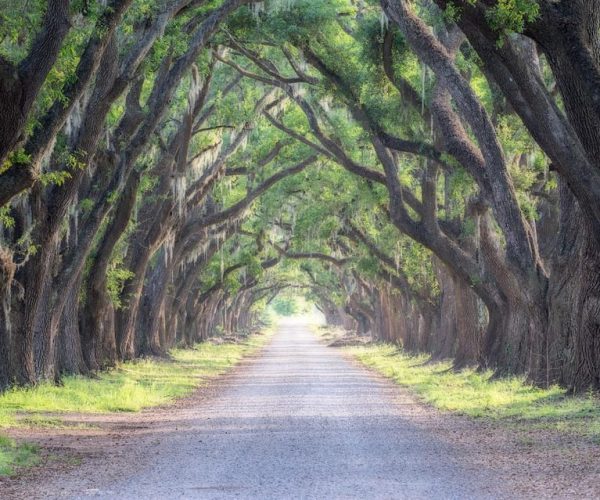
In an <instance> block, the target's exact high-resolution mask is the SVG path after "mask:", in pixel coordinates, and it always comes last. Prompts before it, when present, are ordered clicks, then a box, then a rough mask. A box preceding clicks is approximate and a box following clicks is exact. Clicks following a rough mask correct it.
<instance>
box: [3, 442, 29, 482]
mask: <svg viewBox="0 0 600 500" xmlns="http://www.w3.org/2000/svg"><path fill="white" fill-rule="evenodd" d="M37 451H38V450H37V447H36V446H35V445H33V444H30V443H19V444H17V443H16V442H15V441H14V440H13V439H10V438H7V437H5V436H0V476H7V475H11V474H14V473H15V471H16V470H17V469H18V468H20V467H27V466H31V465H33V464H35V463H36V462H37V460H38V457H37Z"/></svg>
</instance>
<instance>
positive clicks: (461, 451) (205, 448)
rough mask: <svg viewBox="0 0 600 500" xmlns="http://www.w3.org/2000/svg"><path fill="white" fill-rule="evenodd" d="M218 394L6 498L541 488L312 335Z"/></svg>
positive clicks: (154, 416)
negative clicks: (440, 423) (525, 481)
mask: <svg viewBox="0 0 600 500" xmlns="http://www.w3.org/2000/svg"><path fill="white" fill-rule="evenodd" d="M213 392H214V394H212V395H210V396H208V397H205V398H204V399H197V400H194V399H193V398H192V400H190V401H188V402H187V403H185V404H182V405H179V406H175V407H173V408H170V409H164V410H162V411H159V412H155V413H152V412H150V413H148V414H145V415H142V416H141V417H138V419H139V420H138V423H139V426H136V425H133V424H132V422H131V421H128V422H125V423H124V427H123V428H122V429H121V430H122V431H123V432H121V433H114V434H112V435H111V434H110V433H109V435H108V436H104V438H102V439H104V441H102V439H100V441H99V443H100V444H98V439H96V441H95V442H96V444H95V448H94V447H92V450H95V451H92V453H91V456H86V457H85V459H84V460H83V463H82V464H81V465H80V466H77V467H68V468H66V470H58V471H55V473H52V476H53V477H52V478H48V477H45V478H43V480H39V479H38V480H37V481H38V482H37V484H35V481H36V479H35V477H33V478H29V479H28V481H29V483H28V484H27V485H25V486H23V487H20V486H19V487H17V488H15V489H14V490H10V489H9V490H8V491H11V492H12V493H11V494H12V495H13V496H15V497H19V496H20V495H22V496H27V497H28V498H31V497H40V498H89V497H94V498H110V499H113V498H127V499H139V498H156V499H159V498H160V499H167V498H168V499H173V498H260V499H266V498H319V499H321V498H365V499H366V498H369V499H371V498H410V499H418V498H436V499H437V498H456V499H458V498H460V499H463V498H515V497H526V496H528V495H527V491H526V489H527V486H525V489H521V490H518V489H517V488H518V487H519V485H521V486H522V485H523V478H522V477H520V476H519V475H520V474H526V475H527V476H528V477H527V481H530V482H531V481H533V482H534V483H535V482H536V481H537V482H541V477H542V476H540V477H538V478H535V477H531V475H530V473H528V472H527V471H526V470H522V469H521V468H519V466H518V463H517V464H516V468H514V469H513V467H512V466H511V465H510V457H506V456H504V458H502V457H500V458H499V460H498V461H495V460H493V459H490V457H489V456H488V455H485V454H484V455H481V456H479V458H478V459H475V460H474V459H473V457H474V456H478V452H476V451H475V448H476V447H477V446H478V443H481V445H480V446H482V445H483V446H487V445H488V444H489V443H488V444H486V443H485V442H483V441H481V440H477V439H474V440H473V438H472V437H470V438H468V439H467V440H466V441H463V440H461V438H460V436H461V435H463V436H466V435H468V436H470V433H469V432H468V431H469V429H468V428H467V429H466V432H465V425H468V424H465V423H464V422H462V423H460V422H459V421H456V422H458V423H457V424H456V422H455V424H456V425H454V424H451V425H450V426H449V427H448V426H446V428H444V429H442V430H440V428H438V427H439V426H438V425H437V422H440V421H442V420H443V421H444V422H448V420H447V419H448V418H449V419H450V420H452V417H442V418H441V419H440V417H439V415H438V414H437V412H435V411H434V410H430V409H426V408H424V407H423V405H420V404H419V403H417V402H415V400H414V399H412V397H411V396H410V395H407V394H405V393H404V392H403V391H402V390H401V389H399V388H398V387H397V386H395V385H393V384H392V383H390V382H388V381H387V380H384V379H382V378H380V377H378V376H376V375H373V374H371V373H370V372H368V371H366V370H364V369H363V368H361V367H359V366H358V365H356V364H354V363H353V362H352V361H350V360H348V359H345V358H344V356H343V355H342V354H341V353H340V351H338V350H336V349H332V348H328V347H326V346H324V345H322V344H321V343H319V342H318V340H317V339H316V338H315V336H314V335H313V334H311V333H310V332H309V331H308V329H307V328H306V327H305V326H303V325H299V324H293V323H290V324H286V325H283V326H282V327H281V329H280V331H279V333H277V334H276V335H275V337H274V338H273V340H272V342H271V343H270V344H269V345H268V346H267V347H266V348H265V349H264V351H262V353H261V354H260V355H259V356H258V357H257V358H256V359H253V360H251V361H249V362H247V363H245V364H244V365H243V366H241V367H240V368H239V369H237V370H236V371H235V373H233V374H232V375H230V376H229V377H226V378H225V380H224V381H222V382H221V383H219V384H217V387H216V388H215V390H214V391H213ZM128 418H130V419H131V416H129V417H128ZM112 425H113V431H115V429H118V428H119V425H118V423H113V424H112ZM457 425H458V427H457ZM128 426H129V430H128ZM138 427H139V429H138ZM136 429H137V430H136ZM471 430H472V431H473V432H481V431H482V429H471ZM115 432H116V431H115ZM483 434H485V432H484V433H483ZM483 434H482V439H484V438H483ZM81 439H84V440H89V443H88V444H89V445H90V446H92V444H93V443H94V437H93V436H84V437H82V438H81ZM469 439H471V442H468V441H469ZM84 446H86V445H85V444H84ZM504 453H505V454H508V453H511V452H510V447H509V449H507V450H505V451H504ZM496 455H498V453H496ZM500 455H502V453H500ZM507 460H508V461H507ZM32 482H33V483H32ZM23 488H24V489H23ZM552 491H553V490H552V487H551V489H550V490H549V492H550V493H551V492H552ZM546 493H548V492H545V491H537V492H536V494H535V496H540V495H543V496H545V495H546ZM554 493H556V490H554ZM559 494H560V493H559ZM565 495H567V496H568V492H565V491H563V492H562V494H561V495H560V496H565ZM550 496H552V495H550Z"/></svg>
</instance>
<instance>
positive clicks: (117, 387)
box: [0, 333, 270, 475]
mask: <svg viewBox="0 0 600 500" xmlns="http://www.w3.org/2000/svg"><path fill="white" fill-rule="evenodd" d="M269 337H270V335H269V333H266V334H261V335H252V336H250V337H248V338H246V339H245V340H243V341H241V342H239V343H223V344H218V345H217V344H212V343H210V342H205V343H201V344H198V345H196V346H195V347H194V348H191V349H173V350H172V351H171V352H170V353H169V354H170V358H169V359H158V358H148V359H138V360H135V361H130V362H126V363H123V364H121V365H120V366H118V367H117V368H115V369H114V370H110V371H107V372H103V373H99V374H98V376H97V377H96V378H88V377H81V376H69V377H65V378H63V380H62V385H55V384H51V383H42V384H39V385H37V386H36V387H33V388H28V389H25V388H14V389H10V390H8V391H6V392H4V393H2V394H0V427H26V428H31V427H38V428H40V427H41V428H52V427H63V426H64V425H66V424H65V423H64V422H63V421H62V419H61V418H60V415H56V414H68V413H109V412H136V411H140V410H142V409H143V408H147V407H150V406H158V405H163V404H167V403H169V402H171V401H173V400H174V399H175V398H178V397H182V396H186V395H188V394H190V393H191V392H193V391H194V389H196V388H197V387H199V386H200V385H202V384H204V383H206V382H207V381H208V380H209V379H211V378H213V377H215V376H217V375H220V374H222V373H224V372H226V371H227V370H228V369H230V368H232V367H233V366H234V365H235V364H237V363H238V362H239V361H240V360H241V359H242V358H243V357H244V356H246V355H248V354H251V353H253V352H255V351H257V350H258V349H259V348H260V347H261V346H262V345H264V344H265V343H266V342H267V340H268V339H269ZM30 455H31V456H32V457H33V456H35V447H33V446H31V445H28V444H15V442H14V441H12V440H10V439H9V438H6V437H3V436H0V475H6V474H11V473H12V471H13V465H15V466H21V465H27V463H29V462H28V461H29V460H30ZM11 464H12V465H11Z"/></svg>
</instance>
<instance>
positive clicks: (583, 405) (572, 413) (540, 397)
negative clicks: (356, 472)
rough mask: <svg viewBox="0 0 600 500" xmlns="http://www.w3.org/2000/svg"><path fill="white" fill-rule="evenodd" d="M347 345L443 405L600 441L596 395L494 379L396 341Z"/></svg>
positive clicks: (362, 358) (515, 379)
mask: <svg viewBox="0 0 600 500" xmlns="http://www.w3.org/2000/svg"><path fill="white" fill-rule="evenodd" d="M347 350H348V352H350V353H351V354H352V355H354V356H355V357H356V358H357V359H358V360H360V361H361V362H362V363H364V364H365V365H367V366H369V367H371V368H373V369H375V370H376V371H378V372H379V373H381V374H382V375H384V376H386V377H389V378H391V379H393V380H394V381H395V382H397V383H398V384H400V385H402V386H405V387H408V388H410V389H412V390H413V391H415V392H416V393H417V394H418V395H419V396H420V397H421V398H422V399H423V400H424V401H425V402H427V403H429V404H431V405H433V406H435V407H437V408H439V409H441V410H445V411H452V412H457V413H461V414H464V415H469V416H471V417H487V418H493V419H505V420H510V421H511V422H517V423H519V422H521V423H524V424H526V425H528V426H532V427H538V428H551V429H556V430H558V431H561V432H571V433H577V434H581V435H585V436H587V437H589V438H590V439H592V440H594V441H600V400H598V398H597V397H595V396H593V395H587V396H577V397H569V396H567V395H566V394H565V390H564V389H562V388H560V387H558V386H553V387H550V388H548V389H542V388H539V387H534V386H532V385H530V384H528V383H526V381H525V380H524V379H523V378H522V377H509V378H493V377H492V372H490V371H488V372H478V371H476V370H473V369H465V370H461V371H459V372H456V371H453V370H452V369H451V367H452V364H451V362H449V361H447V362H437V363H431V362H428V361H429V356H425V355H421V356H411V355H408V354H406V353H404V352H402V351H401V350H399V349H398V347H396V346H391V345H385V344H377V345H369V346H357V347H349V348H348V349H347Z"/></svg>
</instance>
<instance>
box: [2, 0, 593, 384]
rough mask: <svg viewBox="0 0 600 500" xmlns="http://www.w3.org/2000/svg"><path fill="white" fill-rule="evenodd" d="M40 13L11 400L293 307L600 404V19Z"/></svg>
mask: <svg viewBox="0 0 600 500" xmlns="http://www.w3.org/2000/svg"><path fill="white" fill-rule="evenodd" d="M13 3H15V2H13V0H4V2H3V4H2V5H7V4H13ZM28 6H29V7H28V10H27V11H26V12H25V11H24V10H23V8H15V9H4V8H3V10H2V15H3V21H2V23H1V24H0V34H1V35H2V36H1V37H0V107H1V111H2V112H1V113H0V158H1V159H2V167H1V169H0V203H1V209H0V223H1V230H0V234H1V244H0V249H1V251H0V271H1V276H2V277H1V281H0V298H1V302H2V307H1V308H0V387H8V386H10V385H11V384H35V383H37V382H38V381H40V380H44V379H51V380H56V379H59V378H60V376H61V375H62V374H65V373H82V374H85V373H89V372H93V371H95V370H99V369H102V368H106V367H110V366H113V365H114V364H115V363H116V362H118V361H120V360H127V359H132V358H135V357H138V356H142V355H145V354H154V355H162V354H165V353H166V352H167V351H168V349H169V348H171V347H172V346H174V345H177V344H183V345H191V344H193V343H194V342H197V341H201V340H203V339H205V338H207V337H208V336H211V335H214V334H217V333H222V332H226V333H228V334H229V333H236V332H241V331H249V330H252V329H253V328H255V327H256V325H257V324H258V321H259V320H260V312H261V310H262V309H263V308H264V307H265V306H266V305H267V304H268V303H269V302H270V301H272V300H274V297H276V296H277V294H278V293H283V291H284V290H288V291H289V290H297V292H298V293H299V294H303V295H305V296H306V297H307V299H308V300H310V301H312V302H314V303H315V304H317V305H318V307H319V309H320V310H321V311H322V312H323V314H324V316H325V317H326V319H327V321H328V322H329V323H331V324H335V325H339V326H342V327H344V328H347V329H354V330H357V331H358V332H359V333H361V334H370V335H372V336H373V338H375V339H377V340H382V341H386V342H394V343H397V344H400V345H402V346H403V348H404V349H406V350H409V351H416V352H428V353H431V354H432V356H433V357H435V358H453V359H454V363H455V367H456V368H457V369H458V368H462V367H464V366H469V365H476V366H480V367H482V368H491V369H493V370H496V371H497V372H498V373H499V374H525V375H527V376H528V377H529V378H530V379H531V380H532V381H534V382H536V383H539V384H551V383H560V384H563V385H565V386H568V387H570V388H572V389H573V390H585V389H588V388H590V387H591V388H594V389H598V388H600V255H599V249H600V237H599V236H598V235H600V165H599V164H598V162H599V161H600V154H598V152H599V150H600V140H599V139H598V136H597V133H595V131H596V130H597V129H598V127H597V126H596V125H597V122H598V121H600V113H599V110H598V109H597V103H598V101H599V99H598V96H597V93H598V89H599V88H600V86H598V85H597V83H598V81H599V80H600V73H599V72H600V69H599V68H600V61H599V60H598V54H599V52H598V50H597V46H598V37H599V30H598V19H600V8H599V7H596V6H592V5H591V4H590V3H589V2H566V1H561V2H556V1H551V0H524V1H522V2H496V1H485V2H480V1H472V0H464V1H463V0H458V1H452V2H447V1H445V0H417V1H411V2H409V1H407V0H382V1H381V2H376V1H372V0H367V1H357V0H333V1H328V2H323V1H321V0H266V1H265V2H248V1H247V0H97V1H93V0H90V1H85V2H80V1H68V0H47V1H42V0H39V1H36V2H29V3H28ZM582 23H583V24H584V25H585V28H586V29H579V30H565V29H563V28H562V27H563V26H567V25H574V26H580V25H582Z"/></svg>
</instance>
